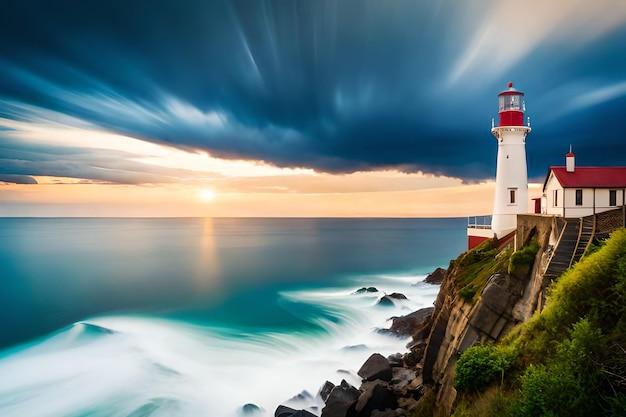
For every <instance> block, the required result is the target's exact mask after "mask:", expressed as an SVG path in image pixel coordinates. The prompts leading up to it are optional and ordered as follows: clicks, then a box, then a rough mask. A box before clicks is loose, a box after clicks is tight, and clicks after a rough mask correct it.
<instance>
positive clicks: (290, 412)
mask: <svg viewBox="0 0 626 417" xmlns="http://www.w3.org/2000/svg"><path fill="white" fill-rule="evenodd" d="M274 417H317V416H316V415H315V414H313V413H309V412H308V411H306V410H294V409H293V408H291V407H287V406H284V405H279V406H278V407H277V408H276V411H275V412H274Z"/></svg>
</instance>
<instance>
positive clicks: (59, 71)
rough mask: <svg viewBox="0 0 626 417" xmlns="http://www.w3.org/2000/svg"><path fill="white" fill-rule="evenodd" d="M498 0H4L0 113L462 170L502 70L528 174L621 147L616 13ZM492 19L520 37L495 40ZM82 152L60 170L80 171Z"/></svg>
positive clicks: (215, 144) (304, 158)
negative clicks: (521, 114) (595, 16)
mask: <svg viewBox="0 0 626 417" xmlns="http://www.w3.org/2000/svg"><path fill="white" fill-rule="evenodd" d="M470 3H472V2H470ZM503 3H506V2H496V1H486V2H484V1H483V2H473V3H472V4H468V5H459V2H455V1H451V0H448V1H427V2H415V1H408V0H407V1H403V0H396V1H393V2H380V1H367V0H366V1H315V2H313V1H289V2H283V1H254V2H248V1H246V2H230V1H184V2H181V1H159V2H154V1H140V0H135V1H107V2H95V1H55V2H49V1H39V2H37V1H27V0H26V1H10V2H9V4H3V12H2V14H1V16H0V37H1V38H2V39H3V42H1V43H0V117H3V118H6V119H10V120H21V121H31V120H32V119H33V117H34V116H33V112H32V111H31V110H32V109H43V110H52V111H54V112H56V114H63V115H66V116H67V117H68V120H67V123H69V124H72V125H75V124H76V123H75V121H77V120H78V121H83V122H84V123H85V124H86V125H96V126H99V127H100V128H104V129H106V130H109V131H112V132H116V133H122V134H125V135H128V136H131V137H136V138H140V139H143V140H147V141H153V142H160V143H167V144H173V145H175V146H181V147H197V148H202V149H206V150H207V151H209V152H210V153H211V154H213V155H216V156H220V157H226V158H249V159H261V160H264V161H267V162H270V163H272V164H275V165H278V166H298V167H302V166H304V167H313V168H316V169H318V170H322V171H329V172H350V171H355V170H368V169H376V168H383V167H397V168H399V169H402V170H406V171H415V170H424V171H426V172H432V173H437V174H446V175H454V176H459V177H461V178H464V179H465V180H467V181H472V180H476V179H483V178H490V177H492V176H493V174H494V166H495V153H496V142H495V140H493V138H492V137H491V135H490V133H489V129H490V119H491V117H494V116H496V115H497V114H496V111H497V102H496V100H497V94H498V92H499V91H501V90H502V89H504V88H505V86H506V82H507V81H509V79H511V80H513V81H515V82H516V86H518V87H519V88H520V89H522V90H523V91H525V92H526V98H527V108H528V113H527V114H528V115H530V116H532V122H533V132H532V133H531V135H530V136H529V140H528V148H527V151H528V155H529V171H530V172H529V174H530V176H531V177H538V176H541V175H543V174H544V173H545V170H546V167H547V165H549V164H562V155H563V154H564V152H566V150H567V149H568V147H569V144H570V143H571V144H572V145H573V146H574V149H575V151H576V152H577V156H579V161H580V163H583V164H586V165H594V164H598V165H605V164H619V165H621V164H624V160H623V155H624V144H623V142H624V140H623V139H624V135H623V133H622V132H621V128H620V126H619V123H616V121H618V120H620V118H621V117H622V115H623V113H624V109H626V88H625V87H624V84H623V83H624V82H626V77H625V76H624V74H626V54H624V53H623V45H624V44H625V42H626V24H625V21H624V19H622V20H618V21H617V22H615V21H607V22H606V23H605V24H604V26H602V27H601V26H600V23H597V25H598V27H591V26H592V25H589V27H587V32H584V33H582V32H581V33H579V34H578V35H577V34H576V33H572V34H571V35H570V34H569V32H566V33H565V34H564V35H563V36H560V34H559V32H556V29H551V30H554V31H552V32H551V31H549V30H547V31H546V27H548V28H550V25H552V26H554V27H555V28H557V29H563V27H564V26H563V25H565V24H566V23H568V22H569V23H570V25H571V26H573V27H574V29H576V27H575V26H576V22H577V21H576V19H575V16H574V17H572V16H564V17H563V19H561V20H560V19H559V17H558V15H556V14H555V17H554V21H552V22H550V21H548V22H547V23H545V22H544V24H543V26H540V27H539V26H537V23H536V22H533V21H529V20H526V21H524V20H522V21H518V20H515V19H514V20H515V21H514V23H515V24H512V23H513V21H508V20H504V21H498V19H499V18H500V17H501V16H500V15H498V14H496V13H494V12H493V10H495V11H496V12H497V11H502V12H506V10H505V9H503V7H504V6H502V4H503ZM599 3H600V4H602V5H604V6H607V7H608V6H609V5H614V6H615V7H617V8H618V10H616V9H613V10H612V16H618V17H619V16H623V15H624V14H623V13H622V14H620V13H618V12H619V11H620V10H621V9H623V8H624V6H623V5H621V3H620V2H612V1H609V0H605V1H600V2H599ZM602 5H601V6H597V7H603V6H602ZM619 8H621V9H619ZM563 9H564V10H563V11H562V13H566V12H568V8H563ZM607 11H608V10H607ZM558 12H559V11H556V12H555V13H558ZM544 15H546V13H544ZM485 16H487V17H485ZM504 17H507V18H508V16H506V15H504ZM572 22H573V23H572ZM490 25H495V27H496V29H497V30H495V31H492V32H489V29H490V28H491V27H492V26H490ZM574 29H570V30H574ZM542 30H543V31H544V32H542V35H541V36H539V35H537V33H539V32H540V31H542ZM481 31H484V33H486V35H485V36H482V37H481V33H482V32H481ZM503 31H505V32H503ZM509 31H519V36H518V37H517V38H520V39H531V40H534V41H533V42H530V41H527V42H526V41H520V42H522V43H520V44H516V43H513V42H512V43H511V44H510V46H509V47H510V50H509V49H507V48H500V47H499V46H500V45H499V44H498V43H497V42H498V38H501V37H505V38H506V36H507V33H509ZM594 31H595V33H592V32H594ZM574 35H577V36H574ZM568 36H570V37H571V38H568ZM517 38H512V39H514V40H515V39H517ZM523 42H526V43H523ZM493 45H497V46H498V47H493ZM504 46H508V45H504ZM524 48H526V49H524ZM29 109H30V110H29ZM60 123H63V121H61V122H60ZM607 150H608V151H610V152H607ZM0 152H1V151H0ZM87 152H88V151H86V153H87ZM89 152H95V151H93V150H90V151H89ZM98 152H101V151H98ZM3 157H4V158H3ZM0 158H3V159H4V161H5V163H4V164H3V165H4V168H3V169H2V171H9V170H10V169H17V168H16V167H15V161H14V162H13V163H12V164H13V165H10V164H9V163H8V162H7V161H8V160H10V159H11V158H8V157H7V155H2V154H0ZM84 158H85V159H83V158H75V159H73V161H74V163H75V164H76V165H74V167H75V169H70V167H69V166H68V167H67V169H66V170H65V171H67V172H65V174H72V175H76V176H81V175H80V174H81V172H80V171H81V169H85V170H91V171H92V172H91V173H90V174H89V175H95V174H94V173H93V166H94V165H93V164H92V163H90V162H89V161H88V160H87V158H88V155H87V154H85V155H84ZM22 161H25V162H24V163H23V165H22V168H21V170H20V172H17V171H15V172H12V173H23V174H25V175H26V174H32V175H36V174H40V175H42V174H45V173H47V174H48V175H50V174H51V173H55V175H60V174H59V171H58V167H57V168H54V169H56V170H53V165H54V161H52V160H48V161H41V160H39V159H37V158H35V157H32V158H30V159H29V158H26V157H25V158H24V159H22ZM81 164H82V165H81ZM9 167H12V168H9ZM102 175H104V176H105V177H106V176H107V175H106V173H105V174H102ZM102 175H100V176H99V177H97V178H96V179H100V178H101V177H102ZM83 176H84V177H89V178H94V177H92V176H87V175H86V173H83ZM105 179H109V180H112V179H111V177H110V176H109V177H107V178H105ZM114 180H115V179H114Z"/></svg>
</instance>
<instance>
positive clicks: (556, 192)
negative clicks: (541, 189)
mask: <svg viewBox="0 0 626 417" xmlns="http://www.w3.org/2000/svg"><path fill="white" fill-rule="evenodd" d="M558 205H559V190H554V196H553V199H552V206H553V207H556V206H558Z"/></svg>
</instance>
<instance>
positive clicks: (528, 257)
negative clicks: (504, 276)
mask: <svg viewBox="0 0 626 417" xmlns="http://www.w3.org/2000/svg"><path fill="white" fill-rule="evenodd" d="M538 251H539V242H537V239H533V240H531V241H530V243H529V244H528V245H526V246H524V247H523V248H521V249H520V250H518V251H515V252H513V254H512V255H511V258H510V259H509V274H512V273H514V272H515V270H516V269H517V268H519V267H520V266H524V265H532V264H533V263H534V262H535V256H536V255H537V252H538Z"/></svg>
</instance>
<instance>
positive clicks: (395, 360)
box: [387, 352, 404, 368]
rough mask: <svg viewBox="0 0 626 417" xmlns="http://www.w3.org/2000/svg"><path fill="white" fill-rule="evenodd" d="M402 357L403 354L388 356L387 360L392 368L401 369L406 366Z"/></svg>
mask: <svg viewBox="0 0 626 417" xmlns="http://www.w3.org/2000/svg"><path fill="white" fill-rule="evenodd" d="M402 357H403V355H402V353H400V352H398V353H394V354H393V355H389V356H387V360H388V361H389V364H390V365H391V366H392V367H394V368H395V367H401V366H402V365H403V364H404V362H403V360H402Z"/></svg>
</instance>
